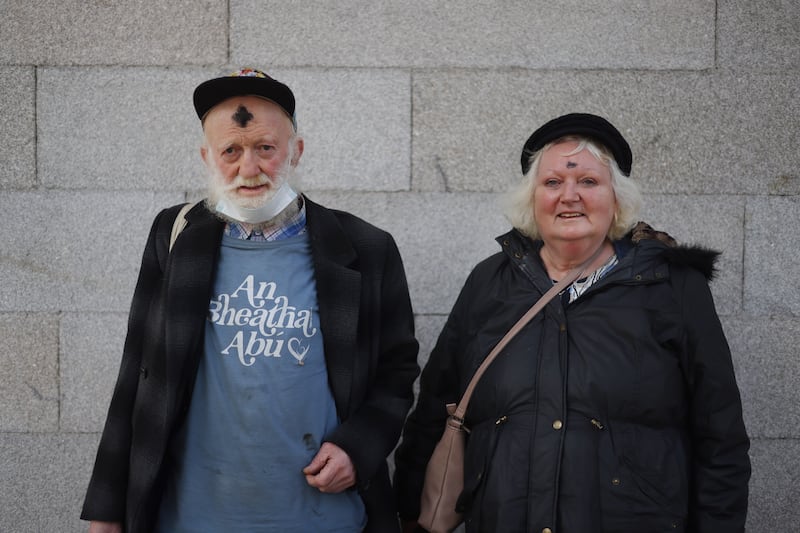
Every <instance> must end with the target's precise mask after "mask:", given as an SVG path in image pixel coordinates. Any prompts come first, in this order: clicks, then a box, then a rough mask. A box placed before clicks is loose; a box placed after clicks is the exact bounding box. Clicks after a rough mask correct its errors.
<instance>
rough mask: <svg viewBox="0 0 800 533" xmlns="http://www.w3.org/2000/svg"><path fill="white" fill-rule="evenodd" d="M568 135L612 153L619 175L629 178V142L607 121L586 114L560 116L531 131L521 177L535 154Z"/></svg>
mask: <svg viewBox="0 0 800 533" xmlns="http://www.w3.org/2000/svg"><path fill="white" fill-rule="evenodd" d="M567 135H581V136H584V137H589V138H591V139H593V140H595V141H597V142H599V143H600V144H602V145H603V146H605V147H606V148H607V149H608V151H609V152H611V155H612V156H613V157H614V160H615V161H616V162H617V166H618V167H619V169H620V170H621V171H622V173H623V174H625V175H626V176H630V174H631V164H632V163H633V154H632V153H631V147H630V146H629V145H628V142H627V141H626V140H625V138H624V137H623V136H622V134H621V133H620V132H619V130H617V128H615V127H614V126H613V125H612V124H611V123H610V122H609V121H607V120H606V119H604V118H603V117H598V116H597V115H590V114H588V113H570V114H569V115H563V116H560V117H558V118H554V119H553V120H551V121H550V122H548V123H546V124H545V125H544V126H542V127H541V128H539V129H538V130H536V131H534V132H533V134H532V135H531V136H530V137H529V138H528V141H527V142H526V143H525V147H524V148H523V149H522V158H521V163H522V173H523V174H527V172H528V170H530V168H531V161H530V160H531V156H532V155H533V154H534V153H535V152H536V151H538V150H541V149H542V148H544V145H546V144H547V143H549V142H552V141H555V140H557V139H560V138H561V137H565V136H567Z"/></svg>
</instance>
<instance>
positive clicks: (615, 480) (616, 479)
mask: <svg viewBox="0 0 800 533" xmlns="http://www.w3.org/2000/svg"><path fill="white" fill-rule="evenodd" d="M611 484H612V485H619V478H618V477H615V478H611Z"/></svg>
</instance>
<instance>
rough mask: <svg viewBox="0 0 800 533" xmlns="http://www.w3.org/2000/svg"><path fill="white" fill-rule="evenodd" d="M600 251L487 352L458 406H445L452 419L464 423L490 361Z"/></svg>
mask: <svg viewBox="0 0 800 533" xmlns="http://www.w3.org/2000/svg"><path fill="white" fill-rule="evenodd" d="M602 249H603V247H602V246H601V247H600V248H599V249H598V250H597V251H596V252H595V253H594V254H592V257H590V258H589V259H588V260H587V261H586V262H585V263H583V264H582V265H580V266H578V267H576V268H574V269H572V270H570V271H569V272H568V273H567V275H566V276H564V277H563V278H562V279H561V281H559V282H558V283H556V284H555V285H553V286H552V287H550V290H548V291H547V292H546V293H544V294H543V295H542V297H541V298H539V299H538V300H537V301H536V303H535V304H533V307H531V308H530V309H528V311H527V312H526V313H525V314H524V315H522V318H520V319H519V320H517V323H516V324H514V325H513V326H511V329H510V330H508V332H507V333H506V334H505V335H504V336H503V338H502V339H500V342H498V343H497V344H496V345H495V347H494V348H492V351H491V352H489V355H487V356H486V359H484V360H483V363H481V366H479V367H478V369H477V370H476V371H475V374H474V375H473V376H472V379H471V380H470V382H469V385H467V389H466V390H465V391H464V395H463V396H462V397H461V401H460V402H458V405H457V406H454V405H453V404H449V405H448V406H447V407H448V409H447V411H448V413H450V415H451V416H452V417H453V418H455V419H456V420H458V421H459V422H463V421H464V415H465V414H466V412H467V406H468V405H469V401H470V398H471V397H472V393H473V392H474V391H475V387H476V386H477V385H478V381H480V379H481V377H482V376H483V373H484V372H486V369H487V368H488V367H489V365H490V364H492V361H494V360H495V358H496V357H497V356H498V354H499V353H500V352H501V351H502V350H503V348H505V347H506V345H507V344H508V343H509V342H510V341H511V339H513V338H514V336H515V335H516V334H517V333H519V332H520V330H521V329H522V328H523V327H525V324H527V323H528V322H530V320H531V319H532V318H533V317H534V316H536V314H537V313H538V312H539V311H541V310H542V309H543V308H544V306H545V305H547V304H548V303H549V302H550V300H552V299H553V297H555V295H556V294H558V293H560V292H563V291H564V290H565V289H566V288H567V287H568V286H569V285H570V284H571V283H572V282H573V281H575V280H576V279H578V278H579V277H581V275H582V274H583V272H584V270H586V269H587V268H588V266H589V265H590V264H591V263H592V261H594V260H595V259H596V258H597V256H599V255H600V252H601V251H602Z"/></svg>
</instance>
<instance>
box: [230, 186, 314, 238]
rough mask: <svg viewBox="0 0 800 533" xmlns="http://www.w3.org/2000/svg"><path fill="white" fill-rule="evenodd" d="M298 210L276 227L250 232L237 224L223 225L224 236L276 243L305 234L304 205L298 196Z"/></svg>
mask: <svg viewBox="0 0 800 533" xmlns="http://www.w3.org/2000/svg"><path fill="white" fill-rule="evenodd" d="M298 198H299V200H298V201H299V202H300V209H299V210H298V211H297V213H295V214H294V215H292V216H291V217H290V218H288V219H286V220H284V221H283V222H282V223H281V224H279V225H277V226H267V227H265V228H261V229H258V230H250V231H248V229H247V228H246V227H245V226H244V224H241V223H239V222H228V223H227V224H225V235H227V236H229V237H233V238H234V239H242V240H246V241H262V242H263V241H277V240H280V239H288V238H289V237H294V236H295V235H300V234H301V233H305V232H306V204H305V202H304V201H303V197H302V196H299V197H298Z"/></svg>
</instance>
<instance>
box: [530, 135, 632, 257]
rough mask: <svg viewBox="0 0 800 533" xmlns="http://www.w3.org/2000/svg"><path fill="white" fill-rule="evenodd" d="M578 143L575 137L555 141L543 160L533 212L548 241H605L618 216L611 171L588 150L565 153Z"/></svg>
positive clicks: (534, 194) (540, 163) (541, 232)
mask: <svg viewBox="0 0 800 533" xmlns="http://www.w3.org/2000/svg"><path fill="white" fill-rule="evenodd" d="M577 146H578V143H577V142H575V141H566V142H563V143H560V144H556V145H553V146H551V147H550V148H548V149H547V150H545V152H544V153H543V154H542V157H541V159H540V160H539V168H538V172H537V173H536V183H535V186H534V190H533V216H534V219H535V220H536V225H537V227H538V228H539V234H540V235H541V237H542V240H543V241H544V242H545V244H548V243H550V244H557V243H558V241H561V242H562V243H563V242H564V241H572V242H573V243H577V241H581V240H585V241H589V242H593V241H596V242H602V241H603V239H605V237H606V235H607V234H608V231H609V229H610V228H611V223H612V222H613V220H614V212H615V211H616V207H617V202H616V197H615V195H614V189H613V187H612V186H611V171H610V170H609V168H608V167H607V166H606V165H605V164H603V162H601V161H600V160H598V159H597V158H596V157H595V156H594V155H592V154H591V152H589V151H588V150H581V151H580V152H578V153H577V154H574V155H569V156H567V155H563V154H566V153H569V152H571V151H573V150H574V149H575V148H576V147H577Z"/></svg>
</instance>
